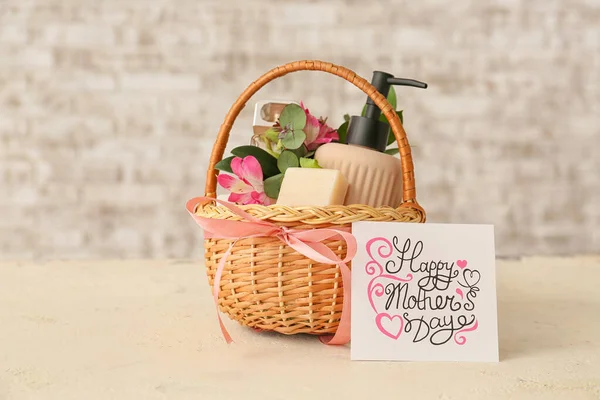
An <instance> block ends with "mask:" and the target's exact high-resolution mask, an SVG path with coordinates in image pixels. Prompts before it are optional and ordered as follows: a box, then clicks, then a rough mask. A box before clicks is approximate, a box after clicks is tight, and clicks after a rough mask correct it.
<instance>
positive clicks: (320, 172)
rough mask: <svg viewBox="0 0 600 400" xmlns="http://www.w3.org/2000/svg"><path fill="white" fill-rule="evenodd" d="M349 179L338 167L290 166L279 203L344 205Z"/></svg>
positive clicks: (287, 204) (282, 185)
mask: <svg viewBox="0 0 600 400" xmlns="http://www.w3.org/2000/svg"><path fill="white" fill-rule="evenodd" d="M347 191H348V181H346V178H344V176H343V175H342V173H341V172H340V171H338V170H336V169H324V168H288V169H287V170H286V171H285V176H284V178H283V182H282V183H281V189H280V191H279V197H278V198H277V204H281V205H286V206H291V207H295V206H328V205H342V204H344V198H345V197H346V192H347Z"/></svg>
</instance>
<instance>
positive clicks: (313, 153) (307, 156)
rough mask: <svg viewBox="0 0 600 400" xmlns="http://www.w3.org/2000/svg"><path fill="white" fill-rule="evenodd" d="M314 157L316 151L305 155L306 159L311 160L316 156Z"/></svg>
mask: <svg viewBox="0 0 600 400" xmlns="http://www.w3.org/2000/svg"><path fill="white" fill-rule="evenodd" d="M314 155H315V152H314V151H309V152H308V153H306V154H305V155H304V157H305V158H311V157H312V156H314Z"/></svg>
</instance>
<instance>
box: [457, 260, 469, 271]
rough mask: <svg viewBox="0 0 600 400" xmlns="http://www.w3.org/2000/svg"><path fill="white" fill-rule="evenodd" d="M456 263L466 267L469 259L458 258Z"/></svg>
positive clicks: (462, 267)
mask: <svg viewBox="0 0 600 400" xmlns="http://www.w3.org/2000/svg"><path fill="white" fill-rule="evenodd" d="M456 265H458V268H460V269H464V268H465V267H466V266H467V260H457V261H456Z"/></svg>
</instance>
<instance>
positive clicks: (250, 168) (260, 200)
mask: <svg viewBox="0 0 600 400" xmlns="http://www.w3.org/2000/svg"><path fill="white" fill-rule="evenodd" d="M231 170H232V171H233V173H234V174H235V175H236V176H232V175H227V174H219V176H218V177H217V182H218V183H219V185H221V186H222V187H224V188H225V189H227V190H229V191H230V192H231V193H230V194H229V198H228V199H227V200H228V201H230V202H232V203H236V204H242V205H244V204H264V205H269V204H272V203H273V199H271V198H269V197H267V195H266V194H265V190H264V183H263V172H262V168H261V167H260V163H259V162H258V160H257V159H256V157H253V156H246V157H244V158H243V159H242V158H240V157H235V158H234V159H232V160H231Z"/></svg>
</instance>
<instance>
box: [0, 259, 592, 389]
mask: <svg viewBox="0 0 600 400" xmlns="http://www.w3.org/2000/svg"><path fill="white" fill-rule="evenodd" d="M599 287H600V257H598V258H596V257H587V258H564V259H544V258H529V259H524V260H520V261H499V262H498V294H499V319H500V355H501V362H500V363H497V364H476V363H466V364H458V363H400V362H398V363H378V362H351V361H350V359H349V356H350V352H349V348H348V347H328V346H324V345H322V344H321V343H319V342H318V341H317V340H316V339H315V338H312V337H306V336H304V337H297V336H296V337H285V336H281V335H276V334H264V333H263V334H258V333H255V332H252V331H250V330H248V329H245V328H242V327H239V326H237V325H236V324H235V323H233V322H232V321H230V320H228V319H226V320H225V323H226V324H227V326H228V327H230V332H231V333H232V335H233V337H234V340H236V343H235V344H233V345H229V346H228V345H226V344H225V343H224V341H223V340H222V338H221V336H220V333H219V330H218V327H217V323H216V320H215V311H214V307H213V304H212V300H211V297H210V294H209V289H208V284H207V281H206V277H205V273H204V270H203V266H202V264H201V262H189V261H164V262H157V261H137V262H134V261H112V262H75V261H70V262H49V263H17V262H14V263H9V262H3V263H0V304H1V308H0V399H61V400H67V399H166V398H170V399H207V400H208V399H211V400H212V399H286V400H288V399H325V398H331V399H360V398H364V399H373V398H375V397H374V395H377V396H386V397H384V398H390V399H391V398H394V399H461V400H464V399H546V400H552V399H569V400H577V399H600V292H599V290H598V288H599Z"/></svg>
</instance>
